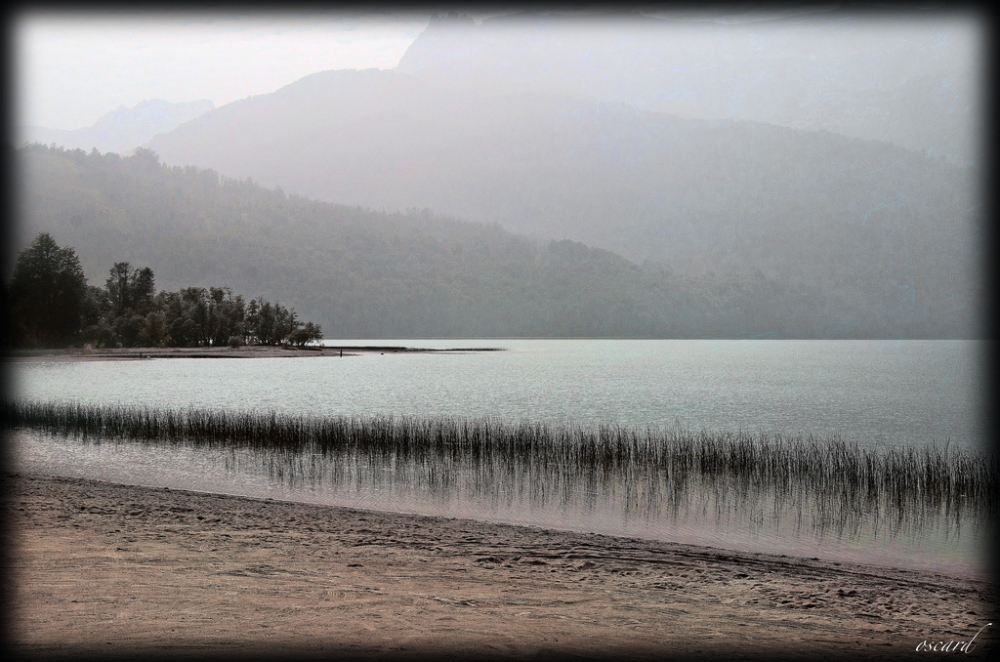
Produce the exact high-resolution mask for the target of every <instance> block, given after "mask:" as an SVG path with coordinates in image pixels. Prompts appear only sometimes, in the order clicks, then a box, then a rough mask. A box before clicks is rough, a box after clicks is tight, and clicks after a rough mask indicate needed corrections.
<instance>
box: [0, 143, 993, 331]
mask: <svg viewBox="0 0 1000 662" xmlns="http://www.w3.org/2000/svg"><path fill="white" fill-rule="evenodd" d="M16 160H17V163H18V165H19V176H20V180H19V193H20V199H21V201H22V206H21V209H20V211H21V219H22V223H21V224H20V226H19V227H18V231H19V233H20V235H19V237H17V238H16V241H17V242H18V244H19V246H22V247H23V246H25V245H27V244H28V242H29V241H30V239H31V238H32V237H34V236H36V235H37V234H38V233H39V232H49V233H50V234H51V235H52V236H53V237H55V238H56V239H57V240H58V241H60V242H62V243H63V244H68V245H72V246H74V247H75V248H76V249H77V251H79V255H80V260H81V264H82V267H83V269H84V271H85V272H86V273H87V274H91V275H93V276H97V275H102V276H103V274H106V273H107V271H106V270H107V265H108V264H113V263H115V262H116V261H117V260H119V259H120V256H122V255H128V256H130V258H131V261H132V262H133V263H140V264H148V265H149V266H150V267H151V268H152V269H154V270H155V271H156V274H157V277H158V279H159V280H160V282H161V285H163V286H166V287H167V288H169V289H178V288H179V287H181V286H183V285H187V284H189V283H191V282H192V281H196V282H209V283H210V282H222V283H228V284H229V285H230V286H231V287H232V288H233V290H234V291H242V292H247V291H249V292H254V293H255V294H256V295H259V296H262V297H264V298H267V299H270V300H272V301H273V300H280V301H282V302H284V303H285V304H286V305H288V306H289V307H294V308H295V309H296V310H298V311H301V314H302V315H303V316H304V317H306V318H308V319H313V320H316V321H317V323H319V324H321V325H322V328H323V330H324V332H325V336H326V337H328V338H426V337H439V338H444V337H452V338H454V337H479V338H489V337H593V338H614V337H617V338H754V337H766V338H963V337H976V335H975V334H976V333H977V332H978V331H977V329H976V328H975V327H974V326H972V325H970V317H974V316H971V314H970V310H969V308H968V307H967V302H964V301H965V300H963V299H956V301H955V302H954V305H955V308H954V309H953V310H952V311H951V314H942V311H941V310H939V309H936V308H932V307H928V306H923V305H921V299H920V297H919V296H915V295H914V290H913V288H909V289H907V288H904V287H897V286H896V285H895V284H893V285H891V286H889V285H885V286H884V287H883V286H881V285H880V286H879V288H877V289H878V293H877V294H872V295H871V296H865V297H858V296H856V291H855V290H850V289H844V290H842V289H838V288H836V287H828V286H826V285H824V284H823V283H822V282H821V281H820V280H814V281H812V282H809V283H806V282H793V281H790V280H783V279H776V278H774V277H769V276H767V275H765V274H764V273H762V272H760V271H758V272H756V273H750V274H748V275H742V276H741V275H733V274H728V275H727V274H724V273H722V272H721V271H720V272H719V273H717V274H716V273H711V272H710V273H707V274H702V275H685V274H683V273H679V272H678V271H677V270H674V269H671V267H670V265H667V264H662V263H658V262H652V261H648V262H645V263H643V264H642V265H639V264H635V263H633V262H630V261H628V260H626V259H625V258H623V257H621V256H619V255H617V254H615V253H612V252H610V251H607V250H602V249H595V248H591V247H588V246H586V245H584V244H581V243H578V242H573V241H567V240H563V241H551V242H541V241H536V240H532V239H529V238H527V237H524V236H519V235H516V234H512V233H510V232H507V231H505V230H504V229H502V228H501V227H500V226H498V225H482V224H476V223H468V222H463V221H459V220H455V219H451V218H447V217H441V216H435V215H433V214H432V213H430V211H429V210H417V209H413V210H409V211H407V212H406V213H380V212H375V211H371V210H365V209H361V208H359V207H347V206H343V205H335V204H331V203H325V202H317V201H313V200H308V199H305V198H301V197H297V196H289V195H286V194H285V193H283V192H282V191H281V190H280V189H266V188H263V187H261V186H258V185H256V184H254V183H253V182H252V181H250V180H244V181H236V180H229V179H225V178H223V177H220V176H219V175H218V174H217V173H216V172H214V171H211V170H204V169H199V168H194V167H185V168H180V167H167V166H166V165H164V164H162V163H160V162H159V159H158V157H157V156H156V154H154V153H153V152H150V151H149V150H138V151H137V152H136V153H135V154H134V155H133V156H128V157H120V156H119V155H117V154H113V153H108V154H99V153H97V152H96V151H92V152H90V153H86V152H83V151H82V150H75V151H66V150H63V149H60V148H55V147H45V146H41V145H33V146H28V147H25V148H22V149H19V150H17V154H16ZM11 257H12V256H11ZM709 258H710V256H705V259H706V260H707V261H709V262H710V261H711V260H710V259H709ZM873 259H874V260H875V261H876V263H877V262H878V258H877V256H873ZM890 281H891V282H893V283H894V282H895V281H892V280H891V279H888V280H887V282H890ZM956 287H957V286H956ZM178 296H179V299H180V300H184V299H183V297H182V296H180V295H178ZM221 299H222V301H223V302H224V301H225V300H227V299H226V296H225V295H222V297H221ZM203 301H204V303H205V305H206V306H208V305H209V303H210V302H211V305H222V304H221V303H219V302H215V300H214V299H212V296H211V294H210V292H207V291H206V296H205V299H204V300H203ZM178 305H179V304H178ZM146 315H148V313H146ZM192 319H193V318H192ZM166 328H169V324H168V325H167V327H166ZM189 328H190V325H189ZM199 328H200V327H199ZM237 335H238V334H237ZM184 337H187V336H184ZM200 337H201V338H202V339H205V338H211V337H215V336H214V335H213V334H212V333H211V332H208V331H205V332H201V335H200ZM121 342H124V341H123V340H122V341H121Z"/></svg>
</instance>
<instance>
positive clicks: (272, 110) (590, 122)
mask: <svg viewBox="0 0 1000 662" xmlns="http://www.w3.org/2000/svg"><path fill="white" fill-rule="evenodd" d="M150 144H151V145H152V146H153V147H154V148H155V150H156V151H157V152H158V153H160V154H161V155H162V157H163V160H164V161H165V162H167V163H170V164H179V165H186V164H194V165H199V166H201V167H212V168H215V169H217V170H219V172H220V173H223V174H226V175H228V176H234V177H240V178H245V177H247V176H252V177H253V178H254V179H255V180H258V181H260V182H261V183H263V184H266V185H268V186H274V185H281V186H282V187H284V188H285V189H286V190H288V191H289V192H295V193H299V194H303V195H309V196H311V197H314V198H318V199H321V200H328V201H333V202H338V203H345V204H360V205H362V206H366V207H371V208H373V209H383V208H384V209H386V210H401V209H407V208H410V207H417V208H424V207H427V208H430V209H432V210H433V211H434V212H435V213H439V214H450V215H454V216H456V217H458V218H462V219H466V220H470V221H474V222H480V223H488V224H492V223H497V224H499V225H501V226H502V227H503V228H505V229H507V230H510V231H513V232H520V233H525V234H527V235H529V236H535V237H538V238H541V239H543V240H547V239H570V240H573V241H579V242H583V243H585V244H587V245H590V246H594V247H597V248H603V249H605V250H610V251H613V252H614V253H616V254H618V255H621V256H623V257H625V258H626V259H628V260H631V261H634V262H637V263H642V262H644V261H645V260H651V261H654V262H658V263H662V264H666V265H669V266H670V268H671V269H673V270H674V271H675V272H676V273H677V274H679V275H683V276H685V277H690V278H696V277H711V274H712V273H713V272H714V273H715V274H717V275H718V276H720V277H725V278H730V279H737V280H739V281H740V282H750V281H751V280H752V279H753V278H754V274H755V273H757V272H759V273H761V274H762V275H763V276H764V277H765V279H767V280H768V281H773V282H777V283H782V284H783V286H784V287H786V288H788V289H790V290H792V291H797V292H816V293H818V295H817V297H813V298H815V299H816V302H817V305H822V304H821V303H820V301H823V300H824V299H823V298H824V297H825V298H827V299H833V300H843V301H851V302H854V304H855V305H856V306H860V307H861V309H863V310H866V311H870V312H865V313H863V314H862V313H855V312H854V311H856V310H857V309H856V308H851V309H850V310H851V312H850V313H848V312H845V313H844V316H845V317H846V319H842V320H840V321H839V322H838V324H840V323H842V324H843V325H844V326H845V327H847V326H850V325H851V324H853V323H855V322H856V321H857V319H858V318H859V317H861V318H864V319H865V320H868V319H869V318H870V316H871V315H877V316H880V317H881V318H883V319H881V321H879V322H878V323H874V322H873V323H874V324H875V326H874V327H869V326H867V324H868V322H867V321H865V322H861V323H860V326H859V327H858V328H859V329H861V328H869V329H874V328H877V329H880V330H879V331H877V333H885V334H888V335H889V336H896V335H898V333H909V332H910V331H902V330H901V329H911V328H912V327H911V326H909V325H910V322H902V320H903V319H908V320H915V319H920V320H922V321H921V322H919V324H921V325H924V324H929V325H930V326H929V327H927V328H945V327H946V328H952V329H965V330H968V329H970V328H971V325H972V324H974V320H975V318H976V316H977V314H978V311H979V303H980V299H979V290H978V279H979V276H980V271H981V269H980V266H979V265H980V263H979V259H980V256H979V246H981V242H980V241H979V240H978V236H979V234H978V233H979V231H980V229H981V228H980V227H979V224H980V218H981V208H980V206H979V200H980V195H979V192H978V191H977V189H976V186H977V176H976V174H975V173H976V171H974V170H973V169H970V168H959V167H956V166H953V165H951V164H949V163H948V162H947V161H945V160H943V159H939V158H934V157H928V156H926V155H922V154H915V153H913V152H909V151H907V150H905V149H903V148H901V147H897V146H894V145H890V144H888V143H881V142H874V141H864V140H860V139H852V138H846V137H844V136H839V135H836V134H833V133H828V132H820V131H800V130H794V129H789V128H783V127H777V126H773V125H768V124H762V123H754V122H740V121H723V122H713V121H708V120H691V119H682V118H678V117H672V116H669V115H662V114H656V113H647V112H640V111H638V110H636V109H634V108H630V107H627V106H622V105H614V104H609V103H598V102H593V101H588V100H585V99H579V98H573V97H561V96H557V95H552V94H522V95H513V96H511V95H507V96H503V95H501V96H489V95H486V94H480V93H478V92H475V93H474V92H470V91H467V90H461V89H458V88H454V87H450V88H441V87H435V86H434V85H431V84H429V83H427V82H426V81H422V80H420V79H418V78H414V77H412V76H406V75H402V74H398V73H394V72H388V71H374V70H373V71H332V72H323V73H319V74H315V75H313V76H308V77H306V78H304V79H302V80H300V81H298V82H296V83H294V84H292V85H288V86H286V87H285V88H283V89H281V90H279V91H278V92H275V93H274V94H269V95H261V96H258V97H252V98H250V99H246V100H243V101H239V102H236V103H233V104H229V105H227V106H224V107H222V108H219V109H216V110H214V111H211V112H209V113H207V114H205V115H203V116H202V117H200V118H198V119H197V120H195V121H193V122H189V123H188V124H186V125H184V126H182V127H179V128H178V129H177V130H175V131H173V132H171V133H169V134H163V135H161V136H159V137H158V138H157V139H156V140H154V141H153V142H151V143H150ZM810 296H811V295H810ZM876 311H877V312H876ZM914 316H915V317H914ZM931 320H937V321H933V322H932V321H931ZM946 320H947V321H946ZM938 323H940V324H943V325H944V327H935V326H934V325H935V324H938ZM897 330H899V331H897ZM871 332H873V331H866V333H871ZM964 332H966V331H963V333H964Z"/></svg>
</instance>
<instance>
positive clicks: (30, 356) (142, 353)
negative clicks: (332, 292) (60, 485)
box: [3, 345, 504, 361]
mask: <svg viewBox="0 0 1000 662" xmlns="http://www.w3.org/2000/svg"><path fill="white" fill-rule="evenodd" d="M502 351H504V350H503V349H502V348H500V347H474V348H461V347H457V348H445V349H429V348H422V347H400V346H394V347H393V346H387V347H383V346H380V345H361V346H358V345H343V346H339V345H338V346H323V347H316V346H312V347H283V346H273V345H248V346H245V347H127V348H124V347H122V348H101V349H79V348H73V349H37V350H30V349H28V350H11V351H9V352H7V353H6V354H4V355H3V360H5V361H38V360H45V361H140V360H142V361H144V360H147V359H255V358H308V357H316V356H336V357H340V356H344V357H347V356H359V355H366V354H427V353H435V354H441V353H448V354H462V353H478V352H502Z"/></svg>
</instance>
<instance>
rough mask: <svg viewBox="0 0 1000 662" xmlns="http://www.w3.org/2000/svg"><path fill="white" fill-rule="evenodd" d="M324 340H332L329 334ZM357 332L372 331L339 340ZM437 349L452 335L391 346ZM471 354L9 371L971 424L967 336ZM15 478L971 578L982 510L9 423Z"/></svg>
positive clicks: (519, 412)
mask: <svg viewBox="0 0 1000 662" xmlns="http://www.w3.org/2000/svg"><path fill="white" fill-rule="evenodd" d="M341 343H342V344H348V343H347V342H345V341H341ZM355 343H356V344H374V342H373V341H355ZM385 344H387V345H406V346H418V345H423V346H431V347H437V348H441V347H456V346H461V345H462V344H463V342H462V341H423V342H418V341H391V342H386V343H385ZM464 344H465V346H471V347H482V346H484V345H485V346H499V347H504V348H505V349H507V350H508V351H505V352H490V353H483V354H472V353H470V354H416V355H398V354H396V355H388V354H387V355H384V356H382V355H378V354H375V355H368V356H355V357H344V358H343V359H340V358H309V359H299V360H287V359H273V360H272V359H248V360H239V359H229V360H204V359H202V360H198V359H169V360H159V361H127V362H126V361H119V362H92V363H57V362H32V363H23V364H19V365H17V366H16V373H17V374H16V379H17V382H16V383H17V391H16V392H17V395H18V397H19V398H21V399H24V400H41V401H50V402H51V401H56V402H59V401H63V402H69V401H72V402H83V403H91V404H125V405H140V406H151V407H159V408H168V409H169V408H188V407H196V408H197V409H219V410H228V411H236V410H248V409H251V410H258V411H278V412H283V413H288V414H295V415H298V414H306V415H312V416H316V415H319V416H331V415H343V416H351V417H361V418H363V417H368V416H397V417H399V416H417V417H419V418H421V419H425V420H426V419H429V418H434V417H438V416H446V417H458V418H463V419H469V418H479V417H493V418H495V419H499V420H504V421H511V422H513V421H532V422H542V423H547V424H550V425H556V426H558V425H573V426H576V425H581V426H584V427H587V426H596V425H602V424H623V425H626V426H637V427H640V428H643V427H646V426H651V427H655V428H661V429H664V428H676V427H677V426H678V425H679V426H681V427H686V428H689V429H693V430H703V429H704V430H709V431H736V430H739V429H743V430H752V431H764V432H766V433H770V434H774V433H778V434H790V435H800V434H801V435H813V436H815V437H817V438H826V437H828V436H830V435H839V436H840V437H842V438H843V439H846V440H848V441H857V442H858V444H859V445H864V446H887V445H922V444H925V443H930V442H942V443H943V442H944V441H945V440H947V439H950V441H951V443H952V444H955V445H958V446H964V447H967V448H974V447H975V446H976V444H977V442H978V441H979V439H980V438H981V437H980V428H979V426H980V422H981V409H980V383H981V382H980V379H981V378H980V376H979V373H978V370H977V367H976V366H977V356H978V352H979V351H980V349H981V345H980V344H978V343H974V342H965V341H961V342H952V341H926V342H924V341H920V342H912V341H908V342H892V341H874V342H871V341H834V342H829V341H625V342H622V341H486V342H484V341H482V340H476V341H464ZM15 440H16V442H17V445H16V448H17V463H18V466H19V468H21V469H22V470H25V471H33V472H39V473H48V474H53V475H64V476H76V477H87V478H97V479H102V480H109V481H114V482H122V483H132V484H142V485H152V486H161V487H171V488H178V489H193V490H204V491H211V492H224V493H229V494H239V495H247V496H255V497H271V498H277V499H288V500H295V501H305V502H310V503H320V504H328V505H340V506H349V507H357V508H366V509H380V510H391V511H396V512H404V513H419V514H426V515H443V516H448V517H470V518H476V519H488V520H492V521H499V522H509V523H517V524H531V525H539V526H547V527H554V528H561V529H568V530H576V531H589V532H595V533H606V534H614V535H628V536H636V537H645V538H652V539H657V540H666V541H676V542H682V543H689V544H702V545H708V546H713V547H719V548H727V549H739V550H743V551H758V552H768V553H778V554H789V555H797V556H807V557H819V558H826V559H832V560H841V561H859V562H865V563H874V564H882V565H891V566H896V567H912V568H922V569H932V570H935V571H940V572H945V573H952V574H961V575H973V576H976V575H978V576H983V575H984V574H985V571H986V568H987V563H986V560H985V558H984V548H985V545H986V543H987V541H988V540H989V539H990V538H989V535H988V533H989V527H990V526H991V520H990V518H989V517H987V516H986V515H984V513H983V512H982V511H981V510H980V509H978V508H977V505H976V504H974V503H969V502H965V501H963V500H961V499H951V500H947V501H940V500H938V501H935V500H933V499H931V500H922V501H920V500H918V501H914V502H912V503H908V504H904V505H905V507H902V508H901V507H899V506H900V504H894V503H893V502H892V499H891V496H890V495H888V494H875V495H874V496H872V495H869V496H868V497H866V498H864V499H862V498H861V497H860V496H859V494H858V493H857V492H856V491H853V492H852V490H851V489H849V488H848V487H847V486H845V487H844V489H842V490H837V489H834V490H816V489H797V488H794V489H793V488H791V487H790V488H788V489H776V488H775V486H774V485H764V484H760V483H755V482H754V481H752V480H744V481H740V480H735V479H725V480H723V479H718V478H713V477H711V476H705V475H698V474H692V475H688V476H682V475H678V474H677V473H676V472H675V473H672V474H670V473H667V472H664V471H661V470H658V469H650V470H647V469H644V468H643V467H641V466H616V467H612V468H611V469H608V470H596V471H586V472H581V471H578V470H573V469H571V468H569V467H568V466H567V465H565V464H563V465H559V464H551V463H550V464H546V463H545V462H544V461H541V460H535V459H532V458H520V459H518V458H512V459H510V460H509V461H508V460H504V459H503V458H499V457H496V456H493V457H488V458H479V459H475V460H470V458H469V457H463V458H456V459H454V460H451V459H448V458H447V457H444V456H437V457H427V458H424V459H423V460H421V459H419V458H415V457H409V458H405V459H404V458H400V457H398V456H396V455H394V454H393V453H385V454H381V455H378V454H376V455H372V454H367V455H363V454H350V453H337V452H331V451H329V450H317V449H303V450H300V451H298V452H292V451H278V450H273V449H272V450H261V449H253V448H240V447H229V448H224V447H205V446H198V445H193V444H183V443H182V444H171V443H163V442H155V443H154V442H117V441H116V442H107V441H104V442H102V443H95V440H93V439H91V440H89V441H85V440H80V439H74V438H71V437H57V436H50V435H46V434H40V433H31V432H24V431H20V432H18V433H17V434H16V435H15Z"/></svg>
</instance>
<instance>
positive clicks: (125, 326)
mask: <svg viewBox="0 0 1000 662" xmlns="http://www.w3.org/2000/svg"><path fill="white" fill-rule="evenodd" d="M155 283H156V281H155V277H154V274H153V271H152V269H150V268H148V267H145V268H142V269H137V268H134V267H133V266H132V265H130V264H129V263H128V262H118V263H115V265H114V266H113V267H112V268H111V273H110V275H109V276H108V279H107V281H106V282H105V284H104V286H103V287H100V286H94V285H88V284H87V279H86V278H85V276H84V272H83V269H82V268H81V266H80V260H79V259H78V258H77V256H76V252H75V251H74V250H73V249H72V248H60V247H59V246H58V245H57V244H56V242H55V241H54V240H53V239H52V237H51V236H50V235H49V234H47V233H41V234H39V235H38V236H37V237H36V238H35V240H34V241H33V242H32V243H31V246H29V247H28V248H27V249H25V250H24V251H22V252H21V253H20V254H19V255H18V259H17V263H16V264H15V266H14V273H13V276H12V278H11V282H10V286H9V287H8V288H7V293H6V296H7V298H8V303H9V313H10V317H9V320H8V330H7V334H8V342H9V343H10V344H11V346H13V347H67V346H73V345H76V344H78V343H84V344H88V343H89V344H92V345H94V346H96V347H199V346H224V345H230V346H236V347H238V346H242V345H255V344H257V345H296V346H299V347H302V346H305V345H306V344H308V343H311V342H315V341H318V340H322V338H323V332H322V329H321V327H320V326H319V325H316V324H313V323H312V322H305V323H303V322H302V321H301V320H299V318H298V315H297V314H296V312H295V310H294V308H293V309H289V308H286V307H284V306H282V305H281V304H277V303H275V304H272V303H271V302H269V301H265V300H264V299H263V298H257V299H251V300H250V301H247V300H245V299H244V297H243V296H241V295H238V294H236V295H234V294H233V292H232V290H231V289H230V288H228V287H208V288H205V287H186V288H183V289H180V290H178V291H176V292H167V291H161V292H159V293H158V294H157V293H156V284H155Z"/></svg>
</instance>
